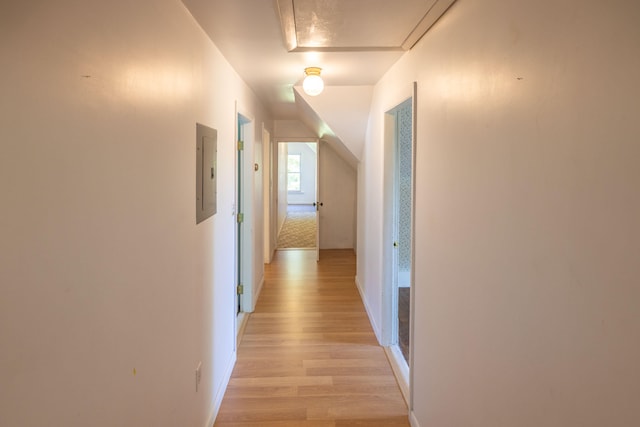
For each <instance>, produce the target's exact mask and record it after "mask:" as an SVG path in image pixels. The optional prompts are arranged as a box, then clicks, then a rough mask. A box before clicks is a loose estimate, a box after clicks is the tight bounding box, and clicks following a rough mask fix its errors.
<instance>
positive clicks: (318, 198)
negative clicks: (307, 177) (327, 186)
mask: <svg viewBox="0 0 640 427" xmlns="http://www.w3.org/2000/svg"><path fill="white" fill-rule="evenodd" d="M320 142H321V141H320V140H318V142H317V143H316V261H320V215H321V214H320V211H321V209H320V208H321V207H322V206H323V205H324V204H323V203H322V198H321V193H320V146H321V145H322V144H321V143H320Z"/></svg>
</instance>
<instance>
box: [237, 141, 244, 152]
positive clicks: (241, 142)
mask: <svg viewBox="0 0 640 427" xmlns="http://www.w3.org/2000/svg"><path fill="white" fill-rule="evenodd" d="M242 150H244V141H242V140H240V141H238V151H242Z"/></svg>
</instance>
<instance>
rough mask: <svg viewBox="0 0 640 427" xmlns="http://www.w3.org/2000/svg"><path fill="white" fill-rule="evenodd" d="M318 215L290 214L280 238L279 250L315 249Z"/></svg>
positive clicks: (307, 213) (310, 213)
mask: <svg viewBox="0 0 640 427" xmlns="http://www.w3.org/2000/svg"><path fill="white" fill-rule="evenodd" d="M315 247H316V213H315V212H288V213H287V218H286V219H285V220H284V225H283V226H282V230H281V231H280V235H279V236H278V248H315Z"/></svg>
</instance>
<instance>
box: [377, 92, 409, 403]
mask: <svg viewBox="0 0 640 427" xmlns="http://www.w3.org/2000/svg"><path fill="white" fill-rule="evenodd" d="M415 89H416V87H415V84H414V86H413V91H412V95H411V97H409V98H408V99H406V100H404V101H403V102H401V103H399V104H397V105H396V106H395V107H393V108H392V109H390V110H389V111H387V112H386V114H385V172H384V188H385V191H384V205H385V211H384V235H385V239H384V241H385V245H384V259H385V260H387V261H386V262H385V264H384V266H383V271H384V280H385V286H384V296H383V298H384V313H385V315H384V323H383V342H384V345H385V346H386V351H387V353H388V355H389V356H390V360H391V362H392V366H393V368H394V371H395V372H396V376H397V377H398V383H399V385H400V388H401V389H402V392H403V394H404V395H405V398H406V400H407V402H408V403H409V405H411V403H410V375H411V372H410V367H411V364H412V361H411V357H412V356H411V354H412V351H411V337H412V329H411V328H412V321H411V319H412V317H413V316H412V311H413V304H412V299H413V298H412V295H413V285H414V283H413V269H414V265H413V246H414V242H413V235H414V230H413V224H414V182H415V170H414V154H415V126H414V120H413V118H414V116H415Z"/></svg>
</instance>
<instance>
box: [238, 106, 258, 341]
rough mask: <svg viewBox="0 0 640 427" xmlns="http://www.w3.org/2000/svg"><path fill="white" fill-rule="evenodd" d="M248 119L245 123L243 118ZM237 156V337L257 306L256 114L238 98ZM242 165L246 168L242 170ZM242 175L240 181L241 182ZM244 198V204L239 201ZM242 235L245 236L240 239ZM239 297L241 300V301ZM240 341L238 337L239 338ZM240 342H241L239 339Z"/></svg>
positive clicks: (242, 200)
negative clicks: (240, 143)
mask: <svg viewBox="0 0 640 427" xmlns="http://www.w3.org/2000/svg"><path fill="white" fill-rule="evenodd" d="M241 117H242V118H243V119H244V121H243V123H241V120H240V118H241ZM241 127H242V134H243V135H242V136H243V145H244V147H243V150H242V153H241V152H240V150H239V147H238V141H239V140H240V136H241V135H240V129H241ZM234 129H235V130H234V136H235V138H234V152H235V154H234V159H235V165H234V170H235V175H234V187H235V189H234V191H235V196H234V205H233V215H234V218H235V221H234V222H235V242H234V253H235V255H234V283H233V287H234V292H233V293H234V310H237V307H238V305H239V306H240V311H239V312H238V313H237V316H235V317H236V324H235V329H236V337H239V334H240V332H241V330H242V328H243V325H244V323H245V322H246V320H247V317H246V316H245V313H250V312H252V311H253V308H254V303H255V302H254V301H253V284H254V283H253V282H254V279H253V276H254V272H253V256H254V254H253V239H252V233H251V224H252V223H253V208H254V206H253V200H254V191H255V190H254V188H253V160H254V157H253V145H254V144H253V140H254V136H255V119H254V117H253V115H252V114H250V113H249V112H248V111H247V110H245V109H243V108H242V107H241V106H239V104H238V102H237V101H236V106H235V115H234ZM239 169H242V170H239ZM238 177H240V179H241V180H240V182H238ZM239 202H240V205H238V203H239ZM240 213H241V214H243V215H244V218H243V222H242V224H240V223H239V222H238V214H240ZM240 239H241V240H240ZM239 284H242V285H243V288H244V292H243V295H242V297H240V296H239V295H238V292H237V285H239ZM238 299H239V300H240V302H239V303H238ZM236 341H237V339H236ZM236 345H237V342H236Z"/></svg>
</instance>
